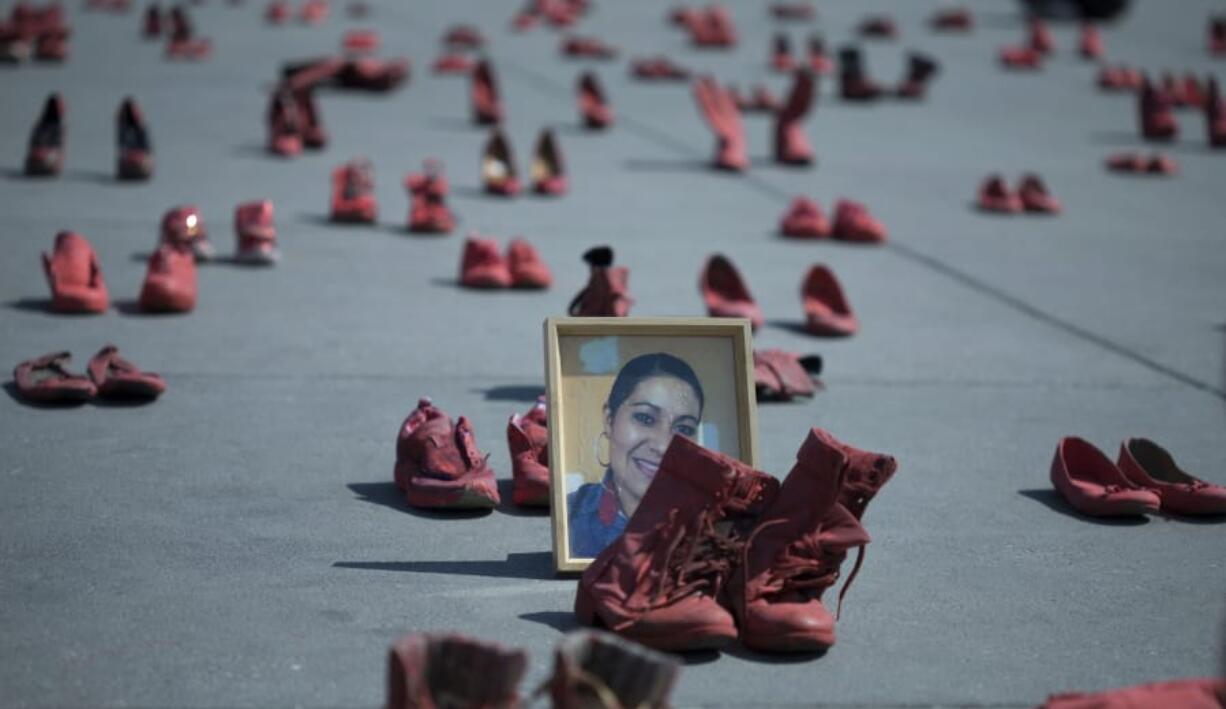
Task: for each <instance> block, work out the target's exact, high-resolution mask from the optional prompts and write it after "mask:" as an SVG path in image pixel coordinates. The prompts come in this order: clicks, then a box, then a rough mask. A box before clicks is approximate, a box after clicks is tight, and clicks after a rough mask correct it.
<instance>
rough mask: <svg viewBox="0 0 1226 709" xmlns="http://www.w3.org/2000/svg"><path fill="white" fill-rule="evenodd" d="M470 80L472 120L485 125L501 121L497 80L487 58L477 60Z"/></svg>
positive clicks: (500, 103) (500, 104)
mask: <svg viewBox="0 0 1226 709" xmlns="http://www.w3.org/2000/svg"><path fill="white" fill-rule="evenodd" d="M472 81H473V83H472V103H473V122H475V123H477V124H478V125H483V126H486V125H493V124H495V123H498V122H499V121H501V120H502V102H501V101H500V100H499V98H498V82H497V80H496V79H495V78H494V69H493V67H492V66H490V63H489V61H488V60H486V59H482V60H481V61H479V62H477V67H476V68H475V69H473V79H472Z"/></svg>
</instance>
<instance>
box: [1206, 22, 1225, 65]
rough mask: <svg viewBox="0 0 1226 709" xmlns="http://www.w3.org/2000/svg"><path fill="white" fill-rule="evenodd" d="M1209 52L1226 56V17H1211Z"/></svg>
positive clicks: (1218, 55)
mask: <svg viewBox="0 0 1226 709" xmlns="http://www.w3.org/2000/svg"><path fill="white" fill-rule="evenodd" d="M1209 54H1210V55H1211V56H1215V57H1220V56H1226V17H1210V18H1209Z"/></svg>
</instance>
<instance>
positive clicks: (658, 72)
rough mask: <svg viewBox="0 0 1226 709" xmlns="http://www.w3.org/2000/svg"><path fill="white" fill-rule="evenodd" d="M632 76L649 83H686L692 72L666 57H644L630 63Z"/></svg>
mask: <svg viewBox="0 0 1226 709" xmlns="http://www.w3.org/2000/svg"><path fill="white" fill-rule="evenodd" d="M630 74H631V75H632V76H634V77H635V78H636V79H644V80H647V81H686V80H687V79H689V78H690V71H689V70H688V69H686V68H685V67H683V66H681V65H679V64H677V63H675V62H673V60H671V59H669V58H668V57H664V56H655V57H644V58H641V59H636V60H634V61H632V62H631V63H630Z"/></svg>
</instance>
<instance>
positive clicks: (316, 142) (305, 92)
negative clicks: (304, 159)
mask: <svg viewBox="0 0 1226 709" xmlns="http://www.w3.org/2000/svg"><path fill="white" fill-rule="evenodd" d="M293 97H294V107H295V108H297V109H298V120H299V122H300V125H299V131H300V133H301V135H302V145H303V147H305V148H311V149H312V150H319V149H321V148H323V147H324V146H326V145H327V144H328V132H327V131H326V130H324V124H323V119H322V118H321V117H320V115H319V106H317V105H316V104H315V90H314V89H298V90H295V91H294V92H293Z"/></svg>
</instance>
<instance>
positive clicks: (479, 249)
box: [460, 232, 511, 289]
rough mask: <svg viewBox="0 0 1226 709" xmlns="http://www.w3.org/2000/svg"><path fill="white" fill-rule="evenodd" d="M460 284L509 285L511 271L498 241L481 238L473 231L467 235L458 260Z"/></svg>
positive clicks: (470, 285) (483, 286)
mask: <svg viewBox="0 0 1226 709" xmlns="http://www.w3.org/2000/svg"><path fill="white" fill-rule="evenodd" d="M460 285H461V286H464V287H465V288H479V289H494V288H510V287H511V271H510V269H509V268H508V267H507V262H506V259H504V258H503V257H502V254H501V253H500V252H499V250H498V242H496V241H494V240H493V239H482V238H481V237H479V236H477V234H476V233H475V232H474V233H473V234H470V235H469V237H468V239H467V240H466V241H465V242H464V255H463V257H462V258H461V260H460Z"/></svg>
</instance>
